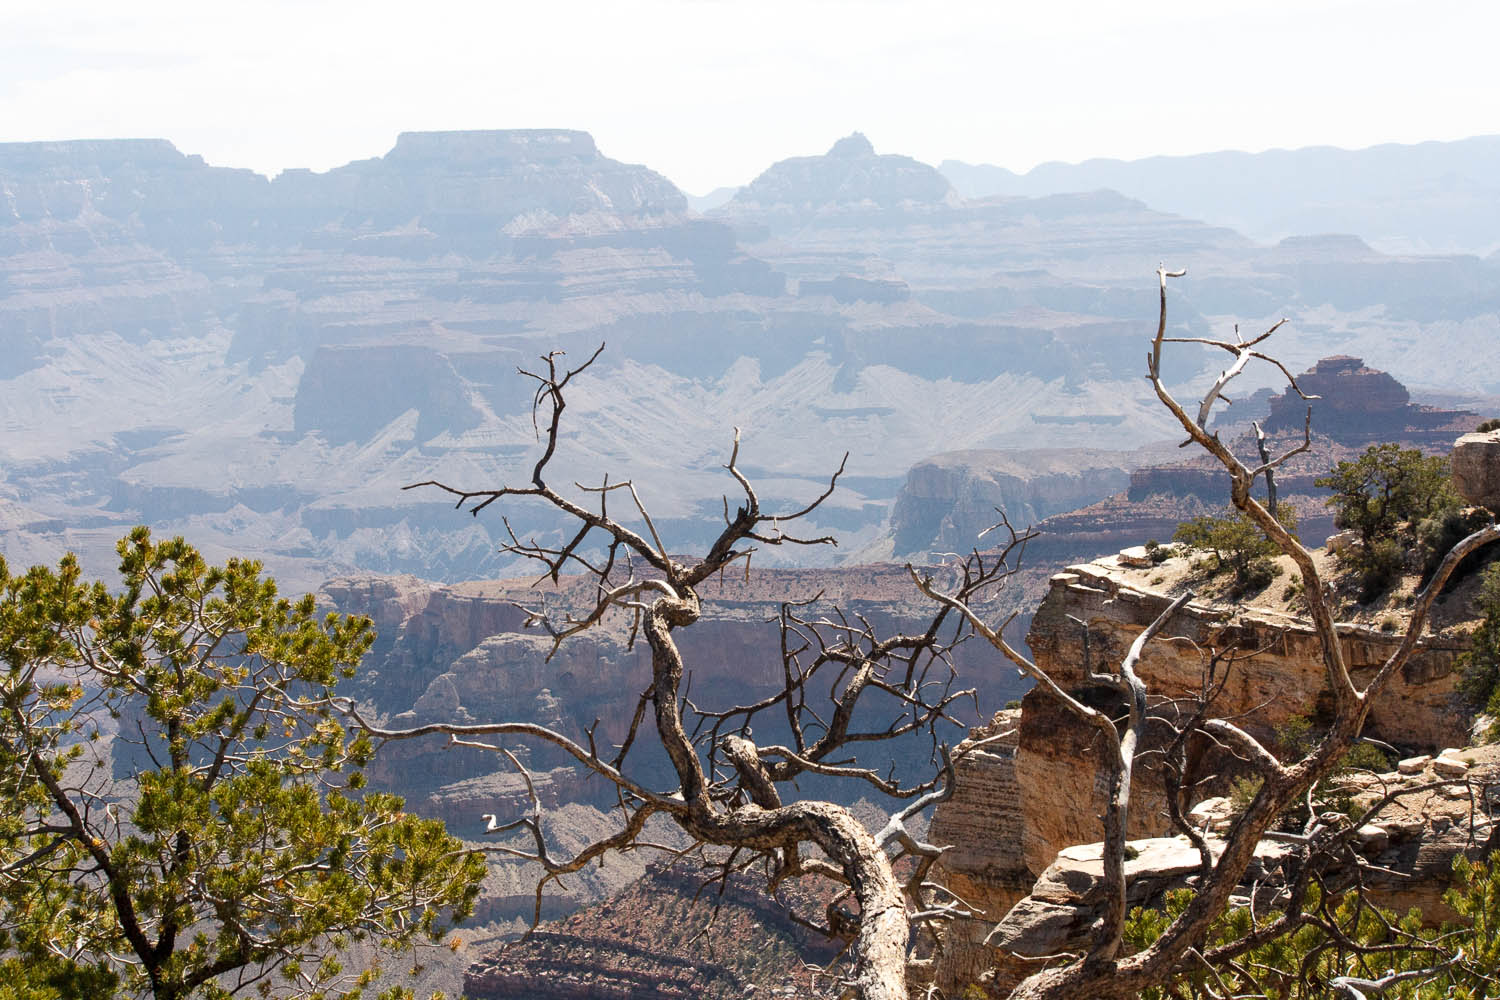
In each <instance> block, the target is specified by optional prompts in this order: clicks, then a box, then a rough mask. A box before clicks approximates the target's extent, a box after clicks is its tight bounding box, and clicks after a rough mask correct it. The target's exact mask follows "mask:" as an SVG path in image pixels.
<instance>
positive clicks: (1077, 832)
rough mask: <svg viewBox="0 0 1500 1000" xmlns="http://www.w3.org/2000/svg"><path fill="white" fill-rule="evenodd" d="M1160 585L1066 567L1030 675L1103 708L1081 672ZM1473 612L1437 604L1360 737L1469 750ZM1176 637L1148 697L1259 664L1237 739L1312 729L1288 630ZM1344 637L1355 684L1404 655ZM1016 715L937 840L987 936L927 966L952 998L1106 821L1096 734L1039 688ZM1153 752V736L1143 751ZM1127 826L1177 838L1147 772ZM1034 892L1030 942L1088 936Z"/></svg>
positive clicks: (1271, 622) (1208, 625) (1382, 641)
mask: <svg viewBox="0 0 1500 1000" xmlns="http://www.w3.org/2000/svg"><path fill="white" fill-rule="evenodd" d="M1177 561H1181V557H1177ZM1167 568H1170V567H1167ZM1161 572H1162V567H1150V568H1143V569H1134V568H1130V567H1127V566H1124V565H1122V564H1121V561H1120V560H1119V559H1118V558H1116V557H1108V558H1105V559H1101V560H1097V561H1095V562H1092V563H1088V564H1083V565H1076V566H1071V567H1069V568H1068V570H1067V571H1066V572H1063V573H1060V574H1057V575H1056V576H1054V577H1053V578H1052V581H1051V590H1050V592H1049V593H1048V595H1047V598H1046V599H1045V600H1044V601H1043V603H1042V605H1041V607H1040V608H1039V609H1038V611H1037V613H1036V615H1035V617H1034V618H1033V620H1032V625H1031V630H1030V633H1029V634H1028V636H1027V642H1028V644H1029V645H1030V648H1031V652H1032V655H1033V659H1034V660H1035V661H1036V663H1037V665H1038V666H1040V667H1041V668H1042V669H1044V670H1046V671H1047V672H1048V673H1049V674H1050V675H1051V676H1052V677H1053V678H1054V679H1056V680H1057V681H1058V683H1059V684H1060V685H1061V686H1062V687H1063V688H1065V689H1067V690H1069V691H1071V692H1073V693H1074V694H1075V696H1079V697H1083V698H1084V699H1085V700H1089V699H1096V700H1097V699H1098V698H1101V697H1105V695H1104V694H1103V693H1102V691H1095V690H1094V689H1093V688H1091V686H1090V683H1089V680H1088V674H1089V672H1090V671H1091V670H1098V669H1105V668H1107V667H1108V665H1110V664H1114V663H1116V662H1118V660H1119V659H1120V657H1121V656H1122V655H1123V654H1124V652H1125V650H1126V649H1127V648H1128V647H1129V645H1130V643H1131V642H1132V641H1134V639H1135V636H1136V635H1137V634H1139V633H1140V631H1141V630H1142V629H1144V628H1145V627H1146V625H1147V624H1149V623H1150V622H1151V621H1152V620H1153V619H1154V618H1155V617H1156V615H1157V614H1159V613H1160V612H1161V610H1162V609H1163V608H1165V607H1166V605H1167V604H1168V603H1169V601H1170V598H1169V597H1168V596H1167V595H1166V594H1164V593H1161V592H1158V591H1157V590H1156V589H1155V588H1154V587H1153V586H1152V584H1151V583H1150V582H1149V581H1150V579H1151V578H1152V577H1154V576H1158V575H1160V573H1161ZM1467 599H1468V598H1467V596H1465V595H1462V594H1455V595H1453V596H1451V597H1449V598H1447V599H1446V600H1444V601H1441V602H1440V603H1439V606H1438V611H1437V613H1436V615H1435V618H1434V626H1435V628H1437V630H1438V631H1437V634H1436V635H1434V636H1432V637H1429V638H1427V639H1425V640H1423V643H1422V646H1421V647H1420V648H1419V649H1418V651H1417V653H1416V654H1415V655H1414V656H1413V658H1412V660H1411V661H1410V663H1409V664H1408V665H1407V667H1406V668H1405V670H1404V671H1403V672H1402V673H1401V674H1400V675H1399V676H1397V677H1395V678H1393V679H1392V681H1391V684H1390V686H1389V687H1388V688H1387V690H1386V692H1385V694H1384V696H1383V697H1382V699H1381V701H1380V703H1379V704H1377V705H1375V706H1374V707H1373V709H1372V711H1371V714H1370V719H1369V723H1368V725H1367V727H1366V734H1367V735H1370V736H1373V737H1375V738H1377V739H1381V740H1384V741H1386V742H1388V743H1391V744H1394V745H1396V746H1397V747H1399V748H1401V749H1402V750H1404V751H1408V752H1411V753H1417V752H1426V753H1434V752H1436V751H1437V750H1439V749H1441V748H1444V747H1452V746H1461V745H1463V744H1464V743H1465V742H1466V740H1467V736H1468V725H1467V724H1468V713H1467V712H1466V710H1465V708H1464V706H1463V705H1462V704H1461V701H1460V698H1459V696H1458V695H1457V693H1456V683H1457V676H1456V674H1455V671H1454V660H1455V658H1456V656H1457V655H1458V653H1460V652H1461V651H1462V650H1463V649H1464V648H1465V647H1466V639H1465V637H1464V635H1463V634H1462V631H1461V630H1459V631H1451V627H1452V626H1453V625H1455V624H1456V623H1461V621H1462V616H1463V614H1464V613H1465V610H1464V609H1465V607H1466V601H1467ZM1171 632H1172V634H1173V635H1174V636H1186V637H1188V638H1189V639H1191V640H1192V643H1163V642H1158V643H1153V644H1152V645H1151V646H1150V647H1148V649H1147V651H1146V654H1145V655H1144V656H1143V658H1142V660H1141V662H1140V666H1139V670H1140V673H1141V676H1142V678H1143V679H1144V680H1145V681H1146V684H1147V686H1148V688H1149V690H1150V692H1151V695H1152V696H1153V697H1155V698H1161V697H1168V698H1170V697H1179V696H1180V697H1190V696H1191V695H1192V694H1193V693H1194V692H1196V691H1197V690H1199V686H1200V684H1201V680H1202V670H1203V660H1202V658H1201V655H1200V653H1199V650H1200V649H1202V648H1206V647H1208V646H1217V647H1233V648H1235V649H1238V650H1240V651H1242V652H1249V651H1252V650H1258V651H1259V652H1258V653H1257V654H1256V655H1254V656H1241V657H1240V658H1238V659H1236V661H1235V662H1234V665H1233V667H1232V668H1231V669H1230V673H1229V674H1228V677H1227V681H1226V683H1225V686H1224V689H1223V692H1222V693H1221V695H1220V696H1219V700H1218V701H1217V702H1216V706H1217V708H1218V709H1219V710H1221V711H1222V712H1224V713H1225V714H1226V715H1231V716H1235V717H1237V719H1238V721H1239V724H1240V725H1242V726H1243V727H1244V728H1246V729H1247V730H1248V731H1250V732H1251V733H1253V734H1254V735H1256V736H1257V737H1258V738H1261V739H1263V740H1270V739H1272V738H1273V736H1274V733H1275V730H1276V728H1277V727H1278V726H1279V725H1282V724H1284V723H1285V722H1286V721H1287V720H1288V719H1290V718H1291V717H1293V716H1308V717H1310V718H1311V721H1312V723H1313V724H1314V725H1317V722H1318V712H1319V705H1320V704H1321V703H1322V701H1323V699H1322V696H1321V694H1320V692H1322V691H1323V690H1324V689H1325V686H1326V683H1327V682H1326V675H1325V672H1324V668H1323V666H1322V661H1321V657H1320V655H1319V650H1318V644H1317V641H1316V639H1315V637H1314V636H1313V634H1312V632H1311V630H1310V629H1309V628H1308V627H1307V626H1306V625H1305V624H1303V623H1302V622H1300V621H1299V620H1298V619H1297V618H1296V617H1295V616H1292V615H1288V614H1286V613H1285V612H1284V611H1280V610H1272V609H1271V608H1269V607H1268V608H1264V609H1258V608H1256V607H1250V608H1244V609H1234V608H1228V607H1220V606H1216V605H1213V604H1200V603H1192V604H1189V605H1188V606H1187V607H1186V608H1185V609H1184V610H1183V611H1182V612H1179V614H1178V615H1177V616H1176V617H1175V618H1174V619H1173V622H1172V627H1171ZM1340 633H1341V636H1342V637H1343V639H1344V642H1345V652H1346V655H1347V657H1348V662H1349V664H1350V666H1351V670H1352V671H1353V672H1354V674H1355V676H1356V678H1358V677H1361V676H1367V675H1368V674H1369V673H1370V672H1372V671H1373V670H1374V669H1376V668H1377V666H1378V665H1379V664H1380V663H1382V662H1383V661H1384V660H1385V658H1386V657H1387V656H1388V655H1389V653H1390V652H1391V651H1392V650H1393V649H1394V648H1395V645H1396V643H1397V641H1398V638H1397V636H1395V635H1394V634H1393V633H1389V632H1383V631H1380V630H1379V629H1377V628H1374V627H1368V626H1357V625H1352V624H1351V625H1344V626H1342V627H1341V629H1340ZM1109 697H1114V696H1113V695H1110V696H1109ZM1099 704H1101V705H1102V704H1104V702H1100V703H1099ZM1021 705H1022V708H1021V710H1020V712H1019V719H1017V718H1016V717H1015V715H1014V714H1012V713H1005V714H1002V716H1000V717H997V718H996V720H995V721H994V723H993V724H992V725H991V726H990V727H986V728H981V729H976V730H975V736H976V737H979V738H982V737H983V736H985V735H988V734H990V733H991V732H992V731H993V730H994V729H995V728H996V727H1002V726H1003V727H1014V728H1015V730H1016V734H1015V736H1014V737H1013V739H1014V749H1013V750H1011V749H1010V748H1009V746H1006V747H1005V748H1004V749H1001V750H998V751H994V752H990V753H985V754H980V755H975V757H974V758H973V760H972V762H971V764H970V765H969V767H968V768H967V769H966V770H965V771H964V773H963V775H962V778H961V780H962V781H963V782H965V783H967V784H968V785H969V786H970V787H969V788H967V789H965V788H962V787H961V788H960V790H959V791H958V793H956V794H955V796H954V798H953V799H952V800H950V801H949V802H947V803H943V804H942V805H941V806H940V807H939V809H938V811H937V814H936V816H935V817H934V819H933V831H934V834H935V835H938V834H945V835H950V836H951V841H952V842H954V843H955V844H958V845H961V846H956V847H955V849H954V850H953V851H950V852H949V853H948V854H947V855H945V856H944V858H943V859H942V860H941V861H940V862H939V865H938V868H937V869H935V871H936V872H938V874H939V878H942V879H949V880H951V881H952V882H953V883H954V884H956V885H959V886H962V887H963V888H964V889H965V890H967V892H968V893H969V895H965V897H964V898H965V899H966V900H967V901H968V902H970V903H972V904H974V905H975V906H977V907H978V908H979V909H980V910H981V911H982V912H983V914H984V918H983V920H984V921H986V922H988V924H986V925H983V926H981V925H975V926H971V927H967V928H965V927H962V926H960V927H956V928H955V929H954V930H953V932H952V933H951V936H950V941H949V942H947V943H945V946H944V949H943V950H942V951H941V952H940V953H939V955H938V957H937V959H936V961H935V966H934V975H935V978H936V981H937V983H938V985H940V986H942V987H943V988H945V989H952V988H953V987H955V986H959V985H962V984H963V983H966V982H972V981H974V980H975V978H976V977H977V975H978V974H979V973H980V972H981V971H983V970H984V969H985V968H987V967H988V966H989V964H991V963H992V962H993V961H995V960H996V956H997V954H998V952H996V951H995V950H992V949H990V948H986V947H984V946H983V945H982V944H981V942H982V941H983V939H984V937H985V935H986V934H987V933H988V930H989V924H993V923H994V922H998V921H999V920H1000V919H1001V918H1002V917H1004V916H1005V914H1007V913H1008V912H1011V908H1012V907H1013V906H1014V905H1015V904H1016V903H1017V902H1018V901H1019V900H1021V899H1022V898H1023V897H1025V896H1027V895H1028V894H1029V893H1031V888H1030V887H1031V885H1032V883H1034V882H1035V880H1036V879H1037V878H1038V877H1039V876H1041V875H1043V873H1044V872H1046V871H1047V870H1048V869H1049V866H1052V865H1053V864H1054V862H1057V863H1059V864H1063V863H1065V862H1067V863H1071V862H1072V861H1080V860H1086V858H1085V857H1084V856H1083V855H1078V856H1077V857H1073V856H1071V855H1069V856H1067V857H1064V858H1062V859H1059V852H1060V851H1062V850H1063V849H1064V848H1069V847H1070V846H1071V845H1078V844H1089V843H1092V842H1095V841H1097V840H1098V839H1099V836H1100V827H1099V822H1098V816H1099V815H1100V814H1101V812H1102V811H1103V805H1104V798H1103V796H1104V794H1105V790H1104V788H1103V787H1102V786H1101V785H1100V780H1101V778H1100V773H1101V772H1100V771H1099V769H1098V768H1097V767H1096V762H1095V752H1094V750H1093V749H1092V747H1091V743H1092V740H1093V734H1092V733H1089V732H1086V731H1084V730H1083V729H1082V727H1080V726H1078V725H1077V724H1076V721H1075V720H1074V717H1073V716H1072V715H1071V714H1069V713H1068V712H1067V711H1066V710H1065V709H1063V708H1062V707H1061V706H1059V705H1057V704H1056V703H1055V702H1054V701H1052V700H1051V699H1050V698H1048V697H1047V696H1046V695H1045V694H1044V693H1043V692H1040V691H1038V690H1035V689H1033V691H1031V692H1030V693H1028V694H1027V695H1026V697H1025V698H1024V699H1022V702H1021ZM1152 738H1153V737H1152V735H1151V732H1150V730H1149V729H1148V732H1147V736H1146V740H1147V743H1148V744H1149V742H1150V740H1151V739H1152ZM1201 753H1202V756H1201V757H1199V758H1195V759H1192V760H1190V761H1189V766H1190V771H1191V772H1192V773H1190V774H1189V775H1188V780H1190V781H1199V780H1201V779H1204V778H1206V777H1207V776H1210V775H1216V776H1218V777H1217V780H1218V781H1220V782H1221V783H1223V782H1226V781H1227V778H1228V776H1229V775H1231V774H1233V773H1234V768H1233V765H1232V763H1231V762H1227V761H1226V760H1223V759H1219V758H1217V757H1216V756H1214V754H1213V753H1212V752H1201ZM1208 791H1209V789H1205V792H1204V794H1208ZM1465 794H1467V793H1465ZM1011 809H1013V810H1015V816H1014V817H1013V818H1011V819H1009V820H1007V821H1005V822H1004V823H1003V824H1002V825H1001V826H1000V828H999V834H998V835H997V836H993V837H987V838H986V839H984V840H982V841H980V844H981V845H982V846H977V847H976V845H975V843H974V842H973V841H972V840H967V841H966V840H965V839H964V838H972V837H973V836H974V834H973V832H972V830H971V828H972V827H973V826H976V825H978V821H977V819H976V817H977V816H980V815H990V816H993V815H995V814H999V813H1004V812H1006V811H1007V810H1011ZM1130 815H1131V828H1130V831H1129V834H1130V836H1132V837H1142V838H1149V837H1159V836H1163V835H1167V834H1170V832H1171V831H1170V828H1169V823H1168V821H1167V819H1166V811H1165V802H1164V799H1163V798H1162V790H1161V779H1160V776H1159V774H1157V773H1156V772H1155V771H1154V769H1153V768H1152V767H1150V766H1149V765H1148V766H1144V767H1143V768H1142V769H1141V770H1139V771H1138V772H1137V776H1136V782H1135V784H1134V786H1133V791H1132V808H1131V814H1130ZM1487 829H1488V828H1487ZM1487 835H1488V834H1487V833H1486V836H1487ZM1408 839H1409V838H1408ZM1400 850H1403V851H1405V850H1406V847H1401V848H1400ZM1433 850H1435V848H1434V849H1433ZM1424 851H1426V853H1423V852H1424ZM1403 857H1404V855H1403ZM1449 857H1451V852H1450V854H1449ZM1423 859H1425V860H1423ZM1403 863H1409V864H1411V865H1415V866H1417V867H1420V868H1422V869H1423V870H1424V871H1428V872H1429V873H1431V872H1432V871H1434V870H1435V866H1436V865H1437V864H1438V862H1436V861H1434V860H1433V855H1432V853H1431V850H1429V849H1427V848H1420V847H1419V848H1416V849H1414V853H1412V856H1411V857H1410V858H1408V859H1407V861H1406V862H1403ZM1168 867H1170V866H1168ZM1069 877H1071V876H1069ZM1039 891H1041V892H1042V897H1044V898H1040V899H1039V901H1038V902H1037V903H1035V905H1032V906H1031V908H1030V909H1029V910H1024V911H1023V912H1022V913H1020V914H1018V915H1017V918H1016V919H1017V920H1018V921H1022V922H1023V923H1024V922H1027V921H1039V922H1040V923H1038V924H1037V927H1038V928H1043V927H1045V928H1051V930H1047V931H1046V933H1045V934H1043V931H1042V930H1041V929H1038V930H1036V931H1035V933H1037V934H1041V935H1042V936H1043V937H1046V935H1048V934H1050V935H1054V936H1056V935H1064V936H1066V935H1067V934H1074V933H1078V932H1079V931H1081V930H1082V929H1083V928H1086V927H1087V925H1088V922H1089V921H1090V920H1091V919H1092V918H1091V917H1086V915H1081V914H1080V913H1078V912H1075V910H1074V909H1070V908H1068V907H1072V905H1073V903H1076V902H1078V901H1079V900H1080V899H1082V898H1083V896H1075V897H1069V899H1068V900H1062V902H1064V903H1067V907H1064V909H1065V910H1066V912H1064V911H1063V910H1058V909H1056V908H1055V907H1054V905H1053V904H1055V903H1058V902H1059V900H1054V899H1052V898H1051V897H1050V896H1049V895H1048V892H1047V891H1046V890H1045V889H1039ZM1142 891H1145V890H1144V888H1143V889H1142ZM1052 895H1055V894H1052ZM1083 895H1086V893H1085V894H1083ZM1412 898H1413V901H1416V898H1415V897H1412ZM1424 899H1425V897H1424ZM1007 919H1008V918H1007ZM1027 926H1029V924H1028V925H1027ZM1028 933H1029V932H1028ZM1047 940H1048V941H1051V940H1052V938H1050V937H1048V938H1047Z"/></svg>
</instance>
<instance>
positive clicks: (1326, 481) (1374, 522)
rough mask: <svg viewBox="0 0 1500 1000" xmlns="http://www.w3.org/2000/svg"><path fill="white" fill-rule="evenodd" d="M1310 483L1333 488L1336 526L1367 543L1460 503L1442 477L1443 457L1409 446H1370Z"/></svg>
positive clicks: (1444, 472) (1445, 467) (1330, 501)
mask: <svg viewBox="0 0 1500 1000" xmlns="http://www.w3.org/2000/svg"><path fill="white" fill-rule="evenodd" d="M1314 482H1315V485H1318V486H1322V487H1326V488H1327V489H1330V490H1332V491H1333V496H1331V497H1329V498H1328V506H1330V507H1332V508H1333V509H1334V518H1335V520H1336V522H1337V523H1338V526H1339V527H1341V528H1352V529H1353V530H1355V531H1357V532H1359V537H1360V541H1361V542H1363V543H1364V545H1365V546H1366V547H1368V546H1369V545H1370V544H1371V543H1372V542H1374V541H1375V539H1376V538H1377V537H1379V536H1382V535H1390V534H1392V533H1393V532H1394V531H1395V530H1396V527H1397V526H1398V525H1399V524H1401V523H1402V522H1403V521H1416V520H1420V519H1421V518H1424V517H1430V516H1432V515H1433V514H1435V513H1437V512H1439V511H1442V510H1445V509H1452V508H1457V507H1458V506H1459V505H1460V500H1459V497H1458V494H1456V493H1455V492H1454V491H1453V484H1452V482H1451V481H1450V480H1449V478H1448V460H1447V459H1445V458H1437V457H1429V456H1427V455H1424V454H1422V453H1421V452H1420V451H1418V450H1417V449H1415V448H1402V447H1401V446H1400V445H1396V444H1375V445H1371V446H1370V447H1369V448H1367V449H1365V453H1364V454H1363V455H1361V456H1360V457H1359V458H1357V459H1355V460H1354V461H1352V462H1340V463H1338V464H1337V465H1335V466H1334V467H1333V469H1332V471H1330V472H1329V474H1328V475H1326V476H1324V477H1322V478H1321V479H1317V480H1315V481H1314Z"/></svg>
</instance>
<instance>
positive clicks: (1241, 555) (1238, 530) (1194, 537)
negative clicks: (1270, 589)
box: [1172, 505, 1297, 597]
mask: <svg viewBox="0 0 1500 1000" xmlns="http://www.w3.org/2000/svg"><path fill="white" fill-rule="evenodd" d="M1277 518H1278V520H1280V522H1281V524H1282V526H1283V527H1285V528H1286V529H1287V530H1288V531H1292V532H1295V531H1296V528H1297V514H1296V511H1294V510H1292V508H1290V507H1287V506H1285V505H1283V506H1282V507H1281V508H1280V509H1279V511H1278V512H1277ZM1172 540H1173V541H1176V542H1180V543H1182V544H1183V545H1186V546H1188V547H1189V548H1192V549H1198V550H1199V551H1203V552H1208V553H1210V554H1211V555H1212V556H1213V560H1214V561H1213V564H1212V567H1211V568H1212V570H1213V572H1215V573H1220V572H1230V573H1233V575H1234V578H1233V586H1232V588H1231V590H1232V593H1231V596H1232V597H1240V596H1243V595H1244V594H1249V593H1256V592H1258V591H1261V590H1264V589H1265V588H1266V586H1267V585H1268V584H1270V582H1271V581H1272V580H1273V579H1275V577H1276V575H1277V573H1278V572H1279V567H1277V566H1276V564H1275V563H1274V562H1272V561H1271V560H1272V559H1273V558H1274V557H1275V556H1277V555H1280V554H1281V549H1280V548H1279V547H1278V546H1277V545H1276V543H1275V542H1273V541H1271V540H1270V539H1269V538H1267V537H1266V536H1265V535H1264V534H1263V533H1262V532H1261V530H1260V527H1259V526H1258V525H1257V524H1256V523H1255V522H1254V521H1252V520H1250V518H1249V517H1247V516H1246V515H1245V514H1242V513H1240V512H1239V511H1236V510H1230V511H1229V512H1228V513H1227V514H1225V515H1215V514H1204V515H1202V516H1201V517H1195V518H1193V519H1192V520H1191V521H1184V522H1183V523H1182V524H1179V525H1178V526H1177V530H1176V531H1175V532H1174V533H1173V535H1172Z"/></svg>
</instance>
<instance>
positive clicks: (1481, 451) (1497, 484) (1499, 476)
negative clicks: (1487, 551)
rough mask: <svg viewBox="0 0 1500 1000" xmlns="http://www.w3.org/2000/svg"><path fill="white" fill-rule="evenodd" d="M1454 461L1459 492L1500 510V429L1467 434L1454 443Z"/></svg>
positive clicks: (1454, 474)
mask: <svg viewBox="0 0 1500 1000" xmlns="http://www.w3.org/2000/svg"><path fill="white" fill-rule="evenodd" d="M1452 461H1453V487H1454V488H1455V489H1456V490H1458V493H1459V495H1460V496H1462V497H1463V498H1464V499H1465V500H1467V501H1469V502H1470V503H1472V504H1475V505H1477V506H1480V507H1488V508H1489V509H1490V510H1492V511H1495V512H1496V513H1500V430H1497V431H1489V432H1487V433H1483V434H1479V433H1475V434H1465V435H1464V436H1463V437H1461V438H1459V439H1458V441H1457V442H1456V443H1455V444H1454V445H1453V460H1452Z"/></svg>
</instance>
